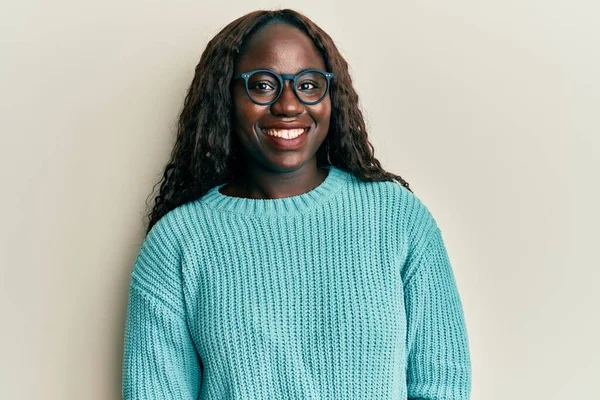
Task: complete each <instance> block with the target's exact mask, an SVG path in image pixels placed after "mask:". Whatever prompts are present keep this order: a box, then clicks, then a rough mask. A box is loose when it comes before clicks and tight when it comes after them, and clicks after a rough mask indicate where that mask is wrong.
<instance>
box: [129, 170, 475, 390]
mask: <svg viewBox="0 0 600 400" xmlns="http://www.w3.org/2000/svg"><path fill="white" fill-rule="evenodd" d="M328 169H329V172H328V175H327V177H326V178H325V180H324V181H323V182H322V183H321V184H320V185H319V186H317V187H316V188H314V189H313V190H311V191H309V192H306V193H304V194H301V195H297V196H292V197H286V198H281V199H247V198H238V197H230V196H227V195H224V194H222V193H220V192H219V189H220V188H221V187H223V186H224V184H222V185H219V186H215V187H214V188H213V189H211V190H210V191H209V192H207V193H206V194H205V195H204V196H202V197H201V198H200V199H198V200H195V201H192V202H189V203H186V204H184V205H182V206H180V207H177V208H176V209H174V210H172V211H171V212H169V213H168V214H166V215H165V216H164V217H163V218H161V219H160V220H159V221H158V222H157V223H156V224H155V225H154V226H153V228H152V230H151V231H150V232H149V234H148V235H147V237H146V238H145V240H144V242H143V244H142V246H141V249H140V252H139V255H138V256H137V259H136V261H135V265H134V268H133V272H132V275H131V283H130V289H129V304H128V308H127V322H126V331H125V347H124V360H123V397H124V399H125V400H133V399H135V400H138V399H140V400H141V399H144V400H154V399H170V400H175V399H201V400H223V399H227V400H229V399H232V400H233V399H235V400H246V399H247V400H260V399H269V400H274V399H277V400H292V399H293V400H296V399H298V400H299V399H319V400H330V399H336V400H337V399H344V400H346V399H361V400H396V399H397V400H405V399H407V398H419V399H444V400H464V399H468V398H469V395H470V389H471V362H470V354H469V346H468V339H467V331H466V325H465V320H464V315H463V309H462V304H461V300H460V297H459V293H458V290H457V286H456V282H455V277H454V274H453V271H452V268H451V265H450V262H449V258H448V255H447V252H446V248H445V246H444V241H443V239H442V234H441V231H440V229H439V227H438V225H437V223H436V221H435V219H434V218H433V217H432V215H431V214H430V212H429V211H428V209H427V207H426V206H425V205H424V204H423V203H422V202H421V201H420V200H419V199H418V198H417V197H416V196H415V195H414V194H413V193H411V192H410V191H408V190H407V189H406V188H404V187H403V186H401V185H400V184H399V183H397V182H391V181H387V182H363V181H361V180H359V179H358V178H357V177H355V176H354V175H353V174H351V173H349V172H347V171H345V170H343V169H341V168H338V167H334V166H331V167H328Z"/></svg>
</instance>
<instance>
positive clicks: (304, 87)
mask: <svg viewBox="0 0 600 400" xmlns="http://www.w3.org/2000/svg"><path fill="white" fill-rule="evenodd" d="M316 88H317V85H316V84H315V83H314V82H302V83H301V84H300V87H299V89H300V90H312V89H316Z"/></svg>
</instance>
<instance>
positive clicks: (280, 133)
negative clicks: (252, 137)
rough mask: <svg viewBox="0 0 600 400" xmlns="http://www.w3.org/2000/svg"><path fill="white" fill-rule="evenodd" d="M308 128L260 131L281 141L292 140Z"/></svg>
mask: <svg viewBox="0 0 600 400" xmlns="http://www.w3.org/2000/svg"><path fill="white" fill-rule="evenodd" d="M309 129H310V128H293V129H273V128H271V129H265V128H263V129H262V132H263V133H264V134H266V135H269V136H276V137H279V138H283V139H294V138H297V137H298V136H300V135H302V134H303V133H305V132H307V131H308V130H309Z"/></svg>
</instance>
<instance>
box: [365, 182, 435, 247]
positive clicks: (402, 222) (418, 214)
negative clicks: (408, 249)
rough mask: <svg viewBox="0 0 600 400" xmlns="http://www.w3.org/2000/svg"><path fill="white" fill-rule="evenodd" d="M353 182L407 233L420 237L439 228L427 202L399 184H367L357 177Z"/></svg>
mask: <svg viewBox="0 0 600 400" xmlns="http://www.w3.org/2000/svg"><path fill="white" fill-rule="evenodd" d="M353 181H354V185H355V186H356V187H357V188H359V190H360V191H361V192H365V193H367V194H368V195H369V197H371V198H373V199H375V200H374V201H376V202H377V205H378V207H379V208H380V209H381V210H382V211H387V212H389V213H390V214H391V216H392V217H394V218H396V222H397V224H398V225H399V226H400V227H402V228H405V229H406V233H408V234H411V235H413V236H414V235H417V236H418V235H419V232H425V233H429V232H431V231H433V230H435V228H436V227H437V221H436V220H435V218H434V217H433V215H432V213H431V211H430V210H429V207H428V206H427V205H426V204H425V202H424V201H423V200H422V199H421V198H420V197H419V196H418V195H417V194H415V193H414V192H411V191H410V190H408V189H407V188H406V187H404V186H402V185H401V184H400V183H399V182H396V181H378V182H365V181H362V180H360V179H359V178H357V177H354V178H353Z"/></svg>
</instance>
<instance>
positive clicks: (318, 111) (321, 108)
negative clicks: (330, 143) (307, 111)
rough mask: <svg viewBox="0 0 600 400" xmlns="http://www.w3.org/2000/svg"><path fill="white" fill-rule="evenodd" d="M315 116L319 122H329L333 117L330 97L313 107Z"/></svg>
mask: <svg viewBox="0 0 600 400" xmlns="http://www.w3.org/2000/svg"><path fill="white" fill-rule="evenodd" d="M312 114H313V118H314V119H315V120H316V121H317V123H320V124H321V125H323V124H329V119H330V117H331V101H330V100H329V98H326V99H325V100H323V101H322V102H321V103H319V104H317V105H316V106H315V108H313V112H312Z"/></svg>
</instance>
